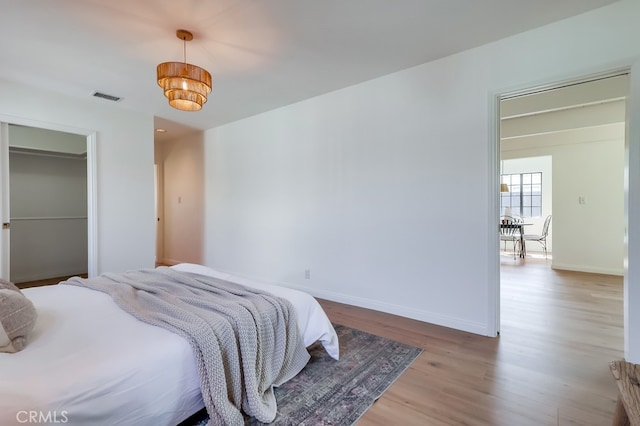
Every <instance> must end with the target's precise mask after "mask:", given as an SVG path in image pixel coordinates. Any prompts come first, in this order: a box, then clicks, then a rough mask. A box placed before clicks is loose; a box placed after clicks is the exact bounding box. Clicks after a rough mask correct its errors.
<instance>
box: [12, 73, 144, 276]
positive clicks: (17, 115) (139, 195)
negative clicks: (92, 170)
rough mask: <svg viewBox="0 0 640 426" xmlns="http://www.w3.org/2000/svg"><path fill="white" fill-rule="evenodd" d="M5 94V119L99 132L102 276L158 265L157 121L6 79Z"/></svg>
mask: <svg viewBox="0 0 640 426" xmlns="http://www.w3.org/2000/svg"><path fill="white" fill-rule="evenodd" d="M0 93H2V96H0V121H5V122H9V123H17V124H23V125H29V126H33V127H43V128H50V129H53V130H64V131H67V132H70V133H80V134H84V135H88V134H91V133H93V132H96V138H97V142H96V144H97V153H96V157H97V209H98V217H97V234H98V246H97V255H98V265H97V269H98V272H99V273H101V272H106V271H123V270H127V269H134V268H145V267H153V266H154V257H155V256H154V254H155V253H154V251H155V248H154V241H155V235H154V234H155V221H154V208H153V117H152V116H151V115H147V114H143V113H138V112H135V111H129V110H125V109H122V108H119V107H118V106H115V105H109V104H106V103H103V102H102V101H100V100H92V99H90V100H87V101H84V100H80V99H77V98H71V97H66V96H64V95H60V94H53V93H50V92H47V91H46V90H43V89H40V88H33V87H29V86H24V85H20V84H17V83H15V82H9V81H5V80H0ZM105 102H106V101H105ZM70 129H77V132H75V131H74V132H72V131H70Z"/></svg>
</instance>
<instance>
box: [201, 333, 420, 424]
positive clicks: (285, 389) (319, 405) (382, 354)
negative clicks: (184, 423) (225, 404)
mask: <svg viewBox="0 0 640 426" xmlns="http://www.w3.org/2000/svg"><path fill="white" fill-rule="evenodd" d="M335 329H336V332H337V333H338V337H339V339H340V361H335V360H334V359H332V358H331V357H330V356H329V355H327V353H326V352H325V351H324V349H323V348H322V346H321V345H320V344H317V343H316V344H314V345H313V346H311V347H310V348H309V353H310V354H311V360H310V361H309V363H308V364H307V366H306V367H305V368H304V369H303V370H302V371H301V372H300V374H298V375H297V376H296V377H294V378H293V379H291V380H289V381H288V382H287V383H285V384H283V385H282V386H280V387H278V388H276V390H275V394H276V400H277V401H278V415H277V417H276V420H275V421H274V422H273V423H271V424H272V425H279V426H284V425H287V426H288V425H351V424H353V423H355V422H356V421H357V420H358V419H359V418H360V417H361V416H362V415H363V414H364V413H365V411H367V409H368V408H369V407H370V406H371V405H372V404H373V403H374V402H375V401H376V400H377V399H378V398H379V397H380V396H381V395H382V394H383V393H384V392H385V391H386V390H387V389H388V388H389V386H391V384H392V383H393V382H395V381H396V379H397V378H398V377H400V375H401V374H402V373H403V372H404V370H406V369H407V367H409V365H410V364H411V363H412V362H413V360H414V359H415V358H416V357H417V356H418V355H420V353H421V352H422V349H419V348H415V347H413V346H408V345H405V344H403V343H399V342H395V341H393V340H389V339H386V338H384V337H379V336H375V335H373V334H369V333H365V332H364V331H360V330H356V329H353V328H349V327H346V326H343V325H336V326H335ZM193 420H194V421H193V422H191V423H189V424H191V425H193V426H204V425H206V423H207V421H208V417H207V416H206V414H203V416H202V417H200V418H199V419H193ZM245 423H246V424H247V425H252V426H257V425H262V423H260V422H258V421H257V420H255V419H251V418H246V419H245Z"/></svg>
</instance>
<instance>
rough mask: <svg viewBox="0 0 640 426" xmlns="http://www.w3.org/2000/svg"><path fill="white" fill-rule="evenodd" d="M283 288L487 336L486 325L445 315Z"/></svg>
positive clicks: (298, 287)
mask: <svg viewBox="0 0 640 426" xmlns="http://www.w3.org/2000/svg"><path fill="white" fill-rule="evenodd" d="M278 284H280V285H282V286H284V287H289V288H293V289H296V290H300V291H304V292H305V293H309V294H311V295H312V296H314V297H318V298H321V299H326V300H331V301H333V302H338V303H344V304H346V305H352V306H358V307H360V308H366V309H372V310H374V311H380V312H385V313H388V314H393V315H398V316H401V317H405V318H411V319H415V320H418V321H422V322H426V323H430V324H435V325H439V326H442V327H448V328H453V329H456V330H461V331H466V332H469V333H474V334H479V335H481V336H489V335H490V334H489V333H488V327H487V325H486V324H481V323H476V322H471V321H466V320H461V319H459V318H454V317H450V316H446V315H441V314H436V313H433V312H428V311H423V310H420V309H415V308H409V307H406V306H400V305H394V304H392V303H385V302H380V301H377V300H372V299H367V298H363V297H354V296H349V295H346V294H342V293H335V292H330V291H324V290H317V289H314V288H309V287H303V286H297V285H290V284H287V283H278Z"/></svg>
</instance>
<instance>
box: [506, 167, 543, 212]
mask: <svg viewBox="0 0 640 426" xmlns="http://www.w3.org/2000/svg"><path fill="white" fill-rule="evenodd" d="M500 183H506V184H507V185H508V186H509V192H501V193H500V214H501V215H509V216H522V217H540V216H542V172H534V173H515V174H510V175H501V181H500ZM509 212H510V213H509Z"/></svg>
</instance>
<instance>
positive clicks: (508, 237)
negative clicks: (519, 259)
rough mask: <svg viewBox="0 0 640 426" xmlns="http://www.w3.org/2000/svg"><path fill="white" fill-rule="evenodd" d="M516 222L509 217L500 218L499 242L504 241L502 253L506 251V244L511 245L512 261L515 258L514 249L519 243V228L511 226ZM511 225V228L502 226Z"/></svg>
mask: <svg viewBox="0 0 640 426" xmlns="http://www.w3.org/2000/svg"><path fill="white" fill-rule="evenodd" d="M516 223H518V222H517V220H516V219H515V218H514V217H511V216H500V224H501V226H500V241H504V251H507V242H511V243H513V259H514V260H515V258H516V247H517V246H518V244H519V243H520V227H519V226H513V225H515V224H516ZM502 225H511V226H502Z"/></svg>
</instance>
